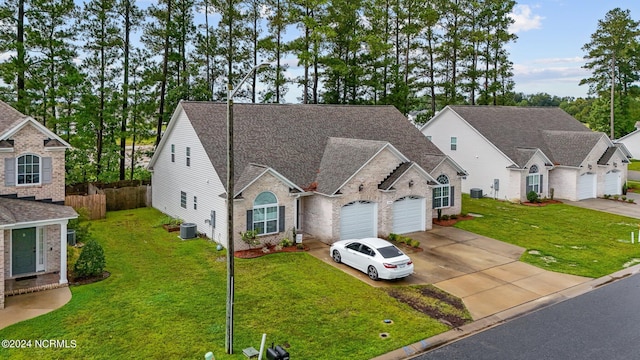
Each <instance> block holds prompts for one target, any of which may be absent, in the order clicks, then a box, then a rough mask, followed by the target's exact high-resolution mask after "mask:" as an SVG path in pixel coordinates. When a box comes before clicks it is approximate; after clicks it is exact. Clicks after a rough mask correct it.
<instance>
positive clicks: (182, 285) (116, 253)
mask: <svg viewBox="0 0 640 360" xmlns="http://www.w3.org/2000/svg"><path fill="white" fill-rule="evenodd" d="M161 217H162V215H161V214H160V213H159V212H157V211H156V210H153V209H148V208H146V209H136V210H128V211H119V212H109V213H108V214H107V219H106V220H100V221H94V222H92V232H93V234H94V235H95V237H96V238H97V239H98V241H99V242H100V243H101V244H102V245H103V247H104V249H105V254H106V259H107V270H108V271H109V272H111V276H110V277H109V278H108V279H106V280H104V281H101V282H98V283H94V284H90V285H82V286H72V287H71V291H72V294H73V297H72V300H71V302H70V303H68V304H67V305H65V306H64V307H62V308H61V309H58V310H56V311H53V312H51V313H49V314H46V315H43V316H40V317H37V318H34V319H31V320H28V321H24V322H21V323H18V324H15V325H12V326H9V327H7V328H5V329H2V330H0V339H34V340H35V339H54V340H68V341H71V340H75V343H76V347H75V348H70V349H54V348H48V349H36V348H35V347H32V348H29V349H12V350H7V349H0V358H11V359H33V358H37V359H202V358H203V356H204V354H205V353H206V352H208V351H212V352H213V353H214V355H215V357H216V359H218V360H220V359H244V358H245V357H244V356H243V355H242V349H243V348H246V347H249V346H253V347H255V348H256V349H258V348H259V346H260V340H261V337H262V334H263V333H266V334H267V343H268V344H271V343H272V342H275V343H276V344H285V343H286V344H289V345H290V347H289V348H288V351H289V353H290V354H291V356H292V358H295V359H369V358H371V357H374V356H377V355H380V354H383V353H386V352H389V351H391V350H394V349H397V348H400V347H402V346H404V345H407V344H410V343H413V342H416V341H419V340H421V339H425V338H427V337H430V336H433V335H435V334H438V333H441V332H443V331H446V330H447V329H448V328H447V327H446V326H445V325H443V324H442V323H440V322H438V321H436V320H434V319H432V318H430V317H428V316H426V315H424V314H422V313H420V312H418V311H415V310H413V309H412V308H410V307H409V306H407V305H405V304H402V303H400V302H399V301H397V300H395V299H393V298H391V297H390V296H389V295H388V294H387V293H386V292H385V291H384V290H382V289H378V288H372V287H371V286H369V285H367V284H365V283H363V282H361V281H359V280H357V279H355V278H354V277H352V276H350V275H348V274H346V273H344V272H342V271H339V270H338V269H335V268H333V267H331V266H328V265H326V264H324V263H323V262H321V261H320V260H318V259H316V258H314V257H312V256H311V255H309V254H307V253H281V254H271V255H267V256H264V257H261V258H258V259H236V262H235V264H236V268H235V274H236V278H235V279H236V286H235V290H236V293H235V300H236V301H235V321H234V324H235V328H234V333H235V334H234V354H233V355H226V354H225V312H226V258H225V256H226V254H225V252H224V251H217V250H216V249H215V244H214V243H211V242H208V241H206V240H202V239H197V240H188V241H182V240H180V239H178V238H177V236H176V235H177V234H176V233H167V232H166V231H165V230H163V229H162V228H160V227H155V226H154V225H155V224H156V223H157V222H158V220H159V219H160V218H161ZM384 319H392V320H393V324H391V325H389V324H385V323H384V322H383V320H384ZM382 332H386V333H388V334H389V337H387V338H386V339H382V338H381V337H380V336H379V334H380V333H382ZM263 358H264V357H263Z"/></svg>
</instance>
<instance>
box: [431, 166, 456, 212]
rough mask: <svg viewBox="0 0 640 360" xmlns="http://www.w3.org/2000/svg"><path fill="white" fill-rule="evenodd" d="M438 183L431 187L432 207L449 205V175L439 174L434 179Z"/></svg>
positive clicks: (439, 207)
mask: <svg viewBox="0 0 640 360" xmlns="http://www.w3.org/2000/svg"><path fill="white" fill-rule="evenodd" d="M436 180H437V181H438V185H436V186H434V188H433V208H434V209H441V208H445V207H449V206H451V204H452V202H451V186H450V185H449V177H448V176H447V175H444V174H442V175H440V176H438V178H437V179H436Z"/></svg>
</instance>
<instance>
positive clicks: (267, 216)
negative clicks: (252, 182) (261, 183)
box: [253, 191, 278, 235]
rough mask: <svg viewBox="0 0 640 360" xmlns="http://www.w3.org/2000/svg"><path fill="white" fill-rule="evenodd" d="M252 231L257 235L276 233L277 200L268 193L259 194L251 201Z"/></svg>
mask: <svg viewBox="0 0 640 360" xmlns="http://www.w3.org/2000/svg"><path fill="white" fill-rule="evenodd" d="M253 230H256V231H257V232H258V235H264V234H274V233H277V232H278V199H276V196H275V195H274V194H273V193H272V192H270V191H265V192H262V193H260V195H258V196H256V199H255V200H254V201H253Z"/></svg>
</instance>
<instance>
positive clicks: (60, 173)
mask: <svg viewBox="0 0 640 360" xmlns="http://www.w3.org/2000/svg"><path fill="white" fill-rule="evenodd" d="M12 139H13V140H14V144H13V146H14V147H13V152H0V195H9V194H16V195H17V196H18V197H26V196H35V198H36V199H52V200H53V201H64V186H65V169H64V165H65V157H64V156H65V149H47V148H45V146H44V141H45V140H47V139H48V137H47V135H46V134H44V133H43V132H41V131H40V130H39V129H37V128H36V127H35V126H33V125H31V124H27V125H25V126H24V127H23V128H22V129H20V130H19V131H18V132H16V133H15V134H14V135H13V136H12ZM26 154H32V155H38V156H39V157H41V158H45V157H50V158H51V164H52V174H51V183H50V184H40V185H18V186H6V181H5V180H6V179H5V175H6V174H5V159H7V158H17V157H19V156H21V155H26Z"/></svg>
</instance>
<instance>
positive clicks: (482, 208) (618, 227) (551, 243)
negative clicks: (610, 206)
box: [456, 195, 640, 277]
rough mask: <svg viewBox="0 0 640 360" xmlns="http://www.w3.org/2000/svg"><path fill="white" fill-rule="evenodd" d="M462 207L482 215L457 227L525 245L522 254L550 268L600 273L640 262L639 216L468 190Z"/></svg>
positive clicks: (573, 272) (566, 271)
mask: <svg viewBox="0 0 640 360" xmlns="http://www.w3.org/2000/svg"><path fill="white" fill-rule="evenodd" d="M628 206H640V205H639V204H635V205H632V204H629V205H628ZM462 208H463V212H465V213H473V214H480V215H482V217H478V218H475V219H473V220H470V221H461V222H458V223H457V224H456V227H458V228H460V229H464V230H468V231H471V232H474V233H477V234H481V235H484V236H487V237H491V238H494V239H498V240H502V241H504V242H508V243H511V244H515V245H518V246H521V247H524V248H526V249H527V251H525V253H524V255H523V256H522V259H521V260H522V261H524V262H527V263H530V264H533V265H536V266H538V267H541V268H543V269H546V270H552V271H558V272H563V273H567V274H574V275H581V276H588V277H600V276H603V275H607V274H611V273H613V272H616V271H618V270H622V269H623V268H624V267H625V266H630V265H634V264H636V263H640V244H638V230H639V229H640V220H639V219H633V218H628V217H625V216H619V215H612V214H607V213H604V212H599V211H594V210H588V209H583V208H579V207H574V206H569V205H565V204H549V205H547V206H542V207H529V206H524V205H519V204H512V203H508V202H503V201H496V200H492V199H489V198H483V199H471V198H470V197H469V196H468V195H463V202H462ZM631 232H634V233H635V244H631Z"/></svg>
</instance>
